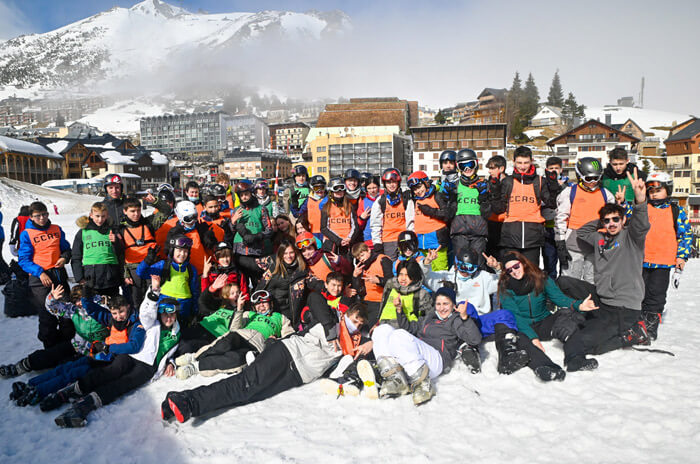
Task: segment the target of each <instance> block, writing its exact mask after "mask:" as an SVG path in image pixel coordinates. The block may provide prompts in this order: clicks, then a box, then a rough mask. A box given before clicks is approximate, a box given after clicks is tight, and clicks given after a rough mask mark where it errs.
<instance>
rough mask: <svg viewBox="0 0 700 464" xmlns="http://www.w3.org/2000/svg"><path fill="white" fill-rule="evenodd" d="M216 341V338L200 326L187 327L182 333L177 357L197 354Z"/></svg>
mask: <svg viewBox="0 0 700 464" xmlns="http://www.w3.org/2000/svg"><path fill="white" fill-rule="evenodd" d="M214 340H216V337H215V336H214V335H212V333H211V332H209V331H208V330H207V329H205V328H204V327H202V326H201V325H199V324H197V325H193V326H191V327H186V328H184V329H183V330H182V332H180V343H178V345H177V354H176V356H180V355H181V354H185V353H195V352H197V351H198V350H199V349H200V348H202V347H204V346H207V345H208V344H210V343H211V342H213V341H214Z"/></svg>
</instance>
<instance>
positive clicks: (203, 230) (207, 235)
mask: <svg viewBox="0 0 700 464" xmlns="http://www.w3.org/2000/svg"><path fill="white" fill-rule="evenodd" d="M178 235H184V236H186V237H188V238H189V239H190V240H192V248H190V257H189V261H190V262H191V263H192V265H193V266H194V268H195V269H197V273H198V274H200V275H201V274H202V271H203V270H204V261H205V259H206V258H207V257H211V256H213V254H214V253H213V250H214V247H216V243H217V242H216V236H215V235H214V232H212V230H211V229H210V228H209V225H208V224H207V223H203V222H198V223H196V224H195V226H194V229H191V230H185V227H184V226H183V225H182V224H180V223H179V222H178V224H177V225H175V226H174V227H173V228H172V229H170V230H169V231H168V235H167V236H166V239H165V243H166V247H165V254H166V255H169V252H170V249H169V247H167V244H169V243H170V239H171V238H174V237H177V236H178Z"/></svg>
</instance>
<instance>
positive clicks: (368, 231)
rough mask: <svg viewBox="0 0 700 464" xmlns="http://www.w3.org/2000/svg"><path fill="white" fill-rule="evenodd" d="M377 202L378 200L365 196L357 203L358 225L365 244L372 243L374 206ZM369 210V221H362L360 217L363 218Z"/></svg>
mask: <svg viewBox="0 0 700 464" xmlns="http://www.w3.org/2000/svg"><path fill="white" fill-rule="evenodd" d="M376 200H377V199H376V198H372V197H370V196H369V195H367V194H365V195H364V196H362V198H360V201H359V202H358V203H357V223H358V225H359V227H360V229H361V230H362V241H363V242H371V241H372V205H374V202H375V201H376ZM367 210H369V212H370V215H369V216H368V217H367V219H362V218H361V217H360V216H362V213H364V212H365V211H367Z"/></svg>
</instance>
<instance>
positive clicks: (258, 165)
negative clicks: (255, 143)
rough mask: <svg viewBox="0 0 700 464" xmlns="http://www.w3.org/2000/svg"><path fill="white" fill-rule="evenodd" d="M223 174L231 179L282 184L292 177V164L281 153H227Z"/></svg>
mask: <svg viewBox="0 0 700 464" xmlns="http://www.w3.org/2000/svg"><path fill="white" fill-rule="evenodd" d="M223 172H225V173H226V174H228V175H229V177H231V179H251V180H252V179H255V178H258V177H262V178H264V179H274V178H275V177H276V176H279V179H280V183H281V182H282V180H283V179H285V178H287V177H289V176H291V175H292V162H291V160H290V158H289V157H288V156H287V155H286V154H285V153H283V152H281V151H272V150H241V151H234V152H231V153H227V154H226V157H225V158H224V162H223Z"/></svg>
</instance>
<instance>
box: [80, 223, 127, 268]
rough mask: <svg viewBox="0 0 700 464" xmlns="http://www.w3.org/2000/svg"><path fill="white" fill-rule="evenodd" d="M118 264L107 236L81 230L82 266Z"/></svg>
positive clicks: (94, 231) (93, 231)
mask: <svg viewBox="0 0 700 464" xmlns="http://www.w3.org/2000/svg"><path fill="white" fill-rule="evenodd" d="M118 263H119V260H117V255H116V253H114V248H113V247H112V242H110V241H109V234H103V233H100V232H98V231H96V230H86V229H83V266H94V265H96V264H118Z"/></svg>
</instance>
